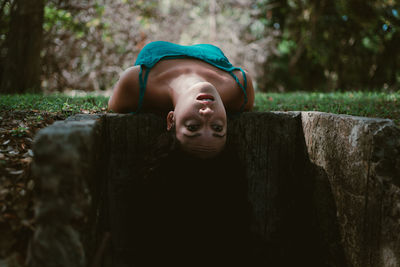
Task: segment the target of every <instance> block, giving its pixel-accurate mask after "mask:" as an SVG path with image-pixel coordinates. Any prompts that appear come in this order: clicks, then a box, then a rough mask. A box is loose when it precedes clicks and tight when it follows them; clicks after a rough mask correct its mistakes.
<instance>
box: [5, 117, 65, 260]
mask: <svg viewBox="0 0 400 267" xmlns="http://www.w3.org/2000/svg"><path fill="white" fill-rule="evenodd" d="M0 118H1V119H0V232H1V238H0V259H5V258H10V255H14V256H13V257H14V260H18V262H20V263H21V264H20V265H21V266H23V262H24V260H25V258H26V248H27V245H28V241H29V238H30V237H31V235H32V233H33V230H34V227H35V222H34V212H33V190H34V188H35V178H34V177H32V174H31V164H32V159H33V151H32V143H33V137H34V135H35V133H36V132H37V131H38V130H39V129H41V128H43V127H46V126H48V125H50V124H52V123H53V122H54V121H55V120H59V119H64V117H62V116H60V115H59V114H57V113H47V112H40V111H12V110H11V111H10V110H6V111H0ZM4 237H7V238H4Z"/></svg>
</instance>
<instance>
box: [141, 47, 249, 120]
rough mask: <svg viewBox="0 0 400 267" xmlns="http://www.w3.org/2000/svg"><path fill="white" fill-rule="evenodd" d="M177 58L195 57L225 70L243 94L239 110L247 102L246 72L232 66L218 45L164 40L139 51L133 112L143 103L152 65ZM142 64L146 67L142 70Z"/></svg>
mask: <svg viewBox="0 0 400 267" xmlns="http://www.w3.org/2000/svg"><path fill="white" fill-rule="evenodd" d="M177 58H195V59H200V60H202V61H205V62H207V63H209V64H211V65H213V66H215V67H217V68H219V69H222V70H224V71H227V72H228V73H229V74H230V75H231V76H232V77H233V78H234V79H235V81H236V82H237V83H238V84H239V86H240V88H241V89H242V91H243V94H244V103H243V104H242V107H241V109H240V110H241V111H242V110H243V109H244V106H245V105H246V103H247V92H246V87H247V79H246V74H245V72H244V71H243V69H242V68H237V67H234V66H232V64H231V63H230V62H229V60H228V59H227V58H226V56H225V55H224V53H223V52H222V51H221V49H219V48H218V47H216V46H214V45H210V44H197V45H191V46H184V45H178V44H173V43H169V42H164V41H156V42H151V43H149V44H147V45H146V46H145V47H144V48H143V49H142V50H141V51H140V53H139V55H138V57H137V59H136V62H135V66H139V65H140V72H139V84H140V90H139V103H138V108H137V110H136V112H135V113H137V112H139V111H140V109H141V107H142V105H143V98H144V93H145V91H146V84H147V78H148V76H149V72H150V70H151V68H152V67H154V65H156V64H157V63H158V62H159V61H160V60H163V59H177ZM143 66H144V67H146V69H145V71H143ZM234 70H240V71H241V72H242V74H243V79H244V84H241V83H240V82H239V79H238V77H237V76H236V75H235V74H234V73H233V71H234Z"/></svg>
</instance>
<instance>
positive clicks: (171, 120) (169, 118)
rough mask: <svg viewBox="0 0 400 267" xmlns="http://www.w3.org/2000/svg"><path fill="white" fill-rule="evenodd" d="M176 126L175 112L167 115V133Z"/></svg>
mask: <svg viewBox="0 0 400 267" xmlns="http://www.w3.org/2000/svg"><path fill="white" fill-rule="evenodd" d="M173 126H174V112H173V111H170V112H168V115H167V131H169V130H171V128H172V127H173Z"/></svg>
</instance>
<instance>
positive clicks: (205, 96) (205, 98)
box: [196, 94, 215, 101]
mask: <svg viewBox="0 0 400 267" xmlns="http://www.w3.org/2000/svg"><path fill="white" fill-rule="evenodd" d="M196 100H199V101H214V100H215V99H214V96H212V95H209V94H199V95H197V97H196Z"/></svg>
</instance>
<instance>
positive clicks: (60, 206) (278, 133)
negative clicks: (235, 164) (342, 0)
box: [29, 112, 400, 267]
mask: <svg viewBox="0 0 400 267" xmlns="http://www.w3.org/2000/svg"><path fill="white" fill-rule="evenodd" d="M164 128H165V126H164V118H160V117H158V116H155V115H151V114H142V115H139V116H133V115H115V114H108V115H105V116H97V115H96V116H87V115H85V116H74V117H71V118H70V119H69V120H68V121H65V122H57V123H55V124H53V125H52V126H50V127H48V128H46V129H44V130H42V131H41V132H40V133H39V134H38V135H37V137H36V140H35V146H34V153H35V168H34V171H35V174H36V177H38V179H39V184H38V193H37V202H36V218H37V230H36V233H35V236H34V238H33V240H32V242H31V246H30V251H29V252H30V261H29V263H30V266H85V265H86V264H88V263H92V264H93V263H98V262H103V265H102V266H132V259H133V257H132V253H134V252H133V251H132V238H131V235H130V233H131V231H132V229H131V228H132V227H131V225H132V224H131V222H132V221H134V220H135V216H134V213H133V212H132V210H131V209H132V205H130V204H131V202H130V201H132V190H131V188H135V187H136V188H137V187H138V186H139V184H138V182H137V180H138V179H137V178H138V177H137V175H138V170H139V169H140V166H141V164H142V163H143V160H144V159H143V155H144V153H145V152H146V151H147V150H148V149H149V148H150V146H151V143H152V142H153V139H154V138H155V137H156V136H158V135H159V134H160V133H162V132H163V131H164ZM228 133H229V134H228V144H227V145H228V146H234V147H235V148H236V150H237V151H238V152H239V156H240V159H241V160H242V161H243V162H244V163H245V165H246V179H247V183H248V198H249V201H250V203H251V213H252V215H251V217H252V219H251V231H252V234H253V239H252V240H253V241H252V244H249V246H251V249H252V257H253V259H256V260H254V262H257V265H254V266H265V265H266V264H269V265H271V266H294V265H300V264H307V265H308V266H363V267H364V266H374V267H375V266H398V265H399V260H400V191H399V190H400V189H399V183H400V175H399V173H400V172H399V170H400V162H399V161H400V155H399V153H400V133H399V129H398V128H396V127H395V126H394V125H393V123H392V122H391V121H388V120H380V119H367V118H358V117H351V116H343V115H333V114H326V113H318V112H289V113H244V114H242V115H240V116H239V117H238V118H236V119H232V120H230V121H229V129H228ZM135 175H136V176H135ZM133 199H134V198H133ZM109 234H111V235H109ZM109 236H111V237H110V239H109V241H108V242H107V241H104V242H103V241H102V240H107V238H108V237H109Z"/></svg>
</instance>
